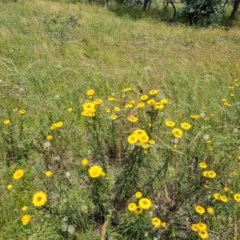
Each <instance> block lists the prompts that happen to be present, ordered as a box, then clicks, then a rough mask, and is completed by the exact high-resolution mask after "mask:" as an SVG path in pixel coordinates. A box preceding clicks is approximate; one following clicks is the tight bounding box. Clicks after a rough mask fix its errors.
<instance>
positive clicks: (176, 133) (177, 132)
mask: <svg viewBox="0 0 240 240" xmlns="http://www.w3.org/2000/svg"><path fill="white" fill-rule="evenodd" d="M172 134H173V136H174V137H175V138H182V136H183V131H182V130H181V129H180V128H174V129H173V130H172Z"/></svg>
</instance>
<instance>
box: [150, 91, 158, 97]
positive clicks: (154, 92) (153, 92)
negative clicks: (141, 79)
mask: <svg viewBox="0 0 240 240" xmlns="http://www.w3.org/2000/svg"><path fill="white" fill-rule="evenodd" d="M156 94H158V90H157V89H152V90H150V91H149V95H152V96H153V95H156Z"/></svg>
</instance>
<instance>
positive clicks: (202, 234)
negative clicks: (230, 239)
mask: <svg viewBox="0 0 240 240" xmlns="http://www.w3.org/2000/svg"><path fill="white" fill-rule="evenodd" d="M191 228H192V230H193V231H194V232H196V233H197V234H198V237H199V238H200V239H208V237H209V234H208V227H207V225H206V224H205V223H202V222H200V223H194V224H192V226H191Z"/></svg>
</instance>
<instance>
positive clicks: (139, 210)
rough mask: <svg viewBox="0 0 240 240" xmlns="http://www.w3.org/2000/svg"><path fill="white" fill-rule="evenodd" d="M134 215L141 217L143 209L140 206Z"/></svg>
mask: <svg viewBox="0 0 240 240" xmlns="http://www.w3.org/2000/svg"><path fill="white" fill-rule="evenodd" d="M134 213H135V214H137V215H141V214H142V213H143V209H142V208H141V207H140V206H137V207H136V209H135V211H134Z"/></svg>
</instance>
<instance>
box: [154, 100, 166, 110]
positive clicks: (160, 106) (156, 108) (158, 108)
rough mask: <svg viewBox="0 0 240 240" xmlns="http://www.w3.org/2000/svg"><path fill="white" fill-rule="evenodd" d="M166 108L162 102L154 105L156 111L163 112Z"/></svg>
mask: <svg viewBox="0 0 240 240" xmlns="http://www.w3.org/2000/svg"><path fill="white" fill-rule="evenodd" d="M163 108H164V104H162V103H160V102H156V103H155V104H154V109H155V110H161V109H163Z"/></svg>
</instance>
